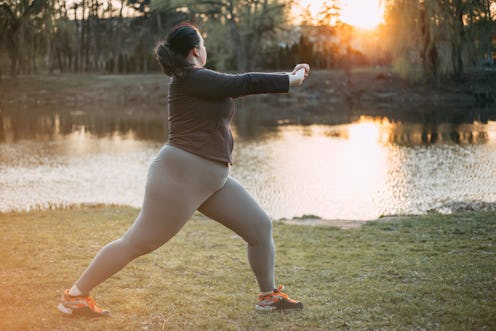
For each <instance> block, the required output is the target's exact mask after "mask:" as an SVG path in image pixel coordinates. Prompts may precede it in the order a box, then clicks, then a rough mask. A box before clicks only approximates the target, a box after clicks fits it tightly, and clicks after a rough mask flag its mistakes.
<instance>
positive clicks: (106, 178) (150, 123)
mask: <svg viewBox="0 0 496 331" xmlns="http://www.w3.org/2000/svg"><path fill="white" fill-rule="evenodd" d="M257 100H258V101H249V102H241V104H239V105H238V109H237V113H236V117H235V119H234V121H233V125H232V127H233V132H234V135H235V150H234V165H233V166H232V167H231V175H232V176H234V177H235V178H237V179H238V180H239V181H240V182H241V183H243V184H244V186H245V187H246V188H247V190H248V191H250V192H251V193H252V194H253V196H255V198H256V199H257V200H258V201H259V202H260V203H261V205H262V206H263V207H264V208H266V210H267V211H268V213H269V214H270V215H271V216H272V217H273V218H274V219H280V218H293V217H300V216H303V215H313V216H317V217H320V218H324V219H340V220H373V219H377V218H378V217H380V216H383V215H397V214H425V213H428V212H441V213H450V212H453V211H456V210H457V209H458V208H461V207H462V208H469V209H477V208H479V209H480V208H492V206H493V205H494V204H495V203H496V121H495V119H496V117H495V115H494V113H493V112H492V111H491V110H487V109H486V110H474V109H469V110H443V111H439V112H438V111H436V110H431V111H428V112H427V111H425V110H419V111H417V112H413V113H412V112H407V113H404V114H398V112H397V111H394V110H387V111H383V112H380V113H379V112H367V111H363V110H360V111H356V110H353V111H348V112H347V111H340V112H337V111H329V112H328V113H326V109H325V106H322V107H323V110H322V111H321V113H319V114H301V113H295V114H293V113H288V112H283V111H282V112H278V109H277V107H272V106H270V105H264V104H263V102H260V99H257ZM262 100H263V99H262ZM261 107H262V108H263V110H261V111H260V110H258V109H259V108H261ZM264 107H265V108H264ZM267 107H268V109H267ZM271 107H272V108H271ZM97 108H98V107H96V108H95V107H93V108H91V109H90V110H88V109H85V108H83V109H79V108H77V107H75V108H74V109H57V108H56V107H47V106H44V107H39V108H30V109H25V108H23V109H15V110H12V109H8V107H3V108H1V112H0V212H8V211H19V210H32V209H44V208H53V207H66V206H71V205H74V204H125V205H131V206H135V207H139V206H140V205H141V203H142V198H143V193H144V183H145V177H146V172H147V168H148V165H149V164H150V162H151V161H152V159H153V158H154V156H155V154H156V153H157V152H158V150H159V149H160V147H161V146H162V144H163V143H164V142H165V141H166V139H167V124H166V116H167V114H166V111H165V110H163V111H162V110H161V111H156V110H155V111H150V112H143V111H136V109H133V108H129V109H127V108H125V107H124V108H118V109H97Z"/></svg>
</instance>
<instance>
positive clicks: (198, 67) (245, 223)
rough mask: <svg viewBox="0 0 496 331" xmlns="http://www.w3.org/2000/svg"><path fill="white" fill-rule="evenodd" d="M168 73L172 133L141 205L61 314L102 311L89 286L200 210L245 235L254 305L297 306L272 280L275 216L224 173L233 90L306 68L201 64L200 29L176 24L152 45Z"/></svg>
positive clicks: (259, 88) (264, 88)
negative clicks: (255, 69)
mask: <svg viewBox="0 0 496 331" xmlns="http://www.w3.org/2000/svg"><path fill="white" fill-rule="evenodd" d="M155 56H156V58H157V60H158V62H159V63H160V65H161V67H162V69H163V71H164V72H165V73H166V74H167V75H168V76H171V82H170V85H169V95H168V107H169V141H168V142H167V144H166V145H165V146H164V147H163V148H162V149H161V150H160V152H159V154H158V156H157V157H156V158H155V160H154V161H153V163H152V164H151V165H150V168H149V170H148V176H147V182H146V189H145V197H144V201H143V208H142V210H141V211H140V213H139V215H138V217H137V218H136V220H135V222H134V224H133V225H132V227H131V228H130V229H129V230H128V231H127V232H126V234H125V235H124V236H123V237H122V238H120V239H118V240H116V241H114V242H112V243H110V244H108V245H106V246H105V247H103V248H102V250H101V251H100V252H99V253H98V254H97V255H96V257H95V258H94V259H93V261H92V262H91V264H90V265H89V267H88V268H87V269H86V271H85V272H84V273H83V274H82V275H81V277H80V278H79V280H78V281H77V282H76V283H75V284H74V285H73V286H72V288H70V289H67V290H66V291H65V292H64V295H63V296H62V298H61V300H60V303H59V306H58V308H59V310H60V311H62V312H63V313H66V314H84V315H88V314H89V315H96V316H106V315H108V314H109V312H108V311H107V310H104V309H102V308H100V307H99V306H98V305H97V304H96V303H95V301H94V300H93V299H92V298H91V297H90V296H89V292H90V290H92V289H93V288H94V287H95V286H97V285H98V284H100V283H102V282H103V281H105V280H106V279H107V278H109V277H110V276H112V275H113V274H115V273H116V272H118V271H119V270H121V269H122V268H124V267H125V266H126V265H127V264H128V263H129V262H131V261H132V260H133V259H135V258H137V257H139V256H141V255H144V254H147V253H150V252H152V251H153V250H155V249H157V248H159V247H160V246H162V245H163V244H164V243H166V242H167V241H168V240H169V239H171V238H172V237H173V236H174V235H175V234H176V233H177V232H178V231H179V230H180V229H181V228H182V227H183V225H184V224H185V223H186V222H187V221H188V219H189V218H190V217H191V216H192V215H193V213H194V212H195V211H196V210H198V211H200V212H201V213H203V214H205V215H206V216H208V217H210V218H212V219H214V220H216V221H217V222H219V223H221V224H223V225H224V226H226V227H228V228H230V229H232V230H233V231H234V232H236V233H237V234H238V235H239V236H240V237H242V238H243V239H244V240H245V241H246V242H247V243H248V260H249V263H250V266H251V268H252V270H253V272H254V274H255V276H256V279H257V281H258V285H259V287H260V290H261V293H260V294H259V296H258V303H257V305H256V309H259V310H281V309H301V308H302V307H303V304H302V303H301V302H299V301H296V300H292V299H290V298H288V296H287V295H286V294H284V293H282V292H281V290H282V286H280V287H279V288H275V286H274V285H275V283H274V256H275V253H274V241H273V238H272V222H271V219H270V218H269V216H268V215H267V214H266V213H265V212H264V211H263V210H262V208H261V207H260V206H259V204H258V203H257V202H256V201H255V200H254V199H253V198H252V197H251V196H250V195H249V194H248V193H247V192H246V191H245V190H244V188H243V187H242V186H241V185H240V184H239V183H238V182H237V181H236V180H234V179H233V178H231V177H230V176H229V165H230V164H231V163H232V159H231V152H232V148H233V138H232V135H231V131H230V128H229V122H230V120H231V117H232V115H233V112H234V105H233V100H232V98H234V97H240V96H243V95H249V94H256V93H284V92H288V90H289V87H290V86H298V85H300V84H301V83H302V82H303V80H304V79H305V77H306V76H307V74H308V72H309V70H310V68H309V66H308V65H306V64H299V65H297V66H296V67H295V69H294V70H293V72H292V73H290V74H265V73H248V74H241V75H227V74H221V73H217V72H215V71H211V70H208V69H205V68H204V66H205V63H206V60H207V51H206V49H205V46H204V44H203V38H202V36H201V34H200V33H199V31H198V29H197V28H196V27H194V26H192V25H190V24H188V23H183V24H180V25H178V26H176V27H174V28H173V29H172V30H171V31H170V32H169V34H168V35H167V38H166V40H165V41H164V42H161V43H160V44H159V45H158V46H157V47H156V49H155Z"/></svg>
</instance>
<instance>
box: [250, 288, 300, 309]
mask: <svg viewBox="0 0 496 331" xmlns="http://www.w3.org/2000/svg"><path fill="white" fill-rule="evenodd" d="M283 288H284V286H282V285H279V287H278V288H277V289H275V290H273V291H272V293H270V294H266V295H263V294H259V295H258V304H257V305H256V306H255V309H256V310H265V311H271V310H290V309H303V303H301V302H300V301H297V300H293V299H290V298H289V297H288V295H287V294H284V293H282V292H281V291H282V289H283Z"/></svg>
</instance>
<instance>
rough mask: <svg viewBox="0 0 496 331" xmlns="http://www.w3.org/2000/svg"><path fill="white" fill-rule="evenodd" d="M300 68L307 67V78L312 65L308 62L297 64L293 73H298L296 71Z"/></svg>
mask: <svg viewBox="0 0 496 331" xmlns="http://www.w3.org/2000/svg"><path fill="white" fill-rule="evenodd" d="M300 69H305V78H306V77H308V73H309V72H310V66H309V65H308V64H306V63H300V64H297V65H296V66H295V68H294V69H293V72H292V74H296V72H297V71H298V70H300Z"/></svg>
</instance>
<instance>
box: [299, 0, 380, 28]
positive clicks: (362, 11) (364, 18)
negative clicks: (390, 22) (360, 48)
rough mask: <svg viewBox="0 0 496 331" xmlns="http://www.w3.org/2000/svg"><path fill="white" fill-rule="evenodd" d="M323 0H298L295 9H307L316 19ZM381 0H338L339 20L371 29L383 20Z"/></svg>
mask: <svg viewBox="0 0 496 331" xmlns="http://www.w3.org/2000/svg"><path fill="white" fill-rule="evenodd" d="M323 2H324V1H323V0H299V2H298V3H297V7H298V9H297V10H302V9H303V8H305V9H308V11H309V14H310V15H311V16H312V17H313V18H314V19H316V18H317V17H318V15H319V13H320V11H321V9H322V4H323ZM383 2H384V1H381V0H340V1H338V3H339V6H340V7H341V14H340V19H341V21H343V22H345V23H347V24H349V25H352V26H354V27H357V28H362V29H367V30H373V29H375V28H377V26H378V25H379V24H380V23H381V22H382V21H383V17H384V8H383V5H381V3H383Z"/></svg>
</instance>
